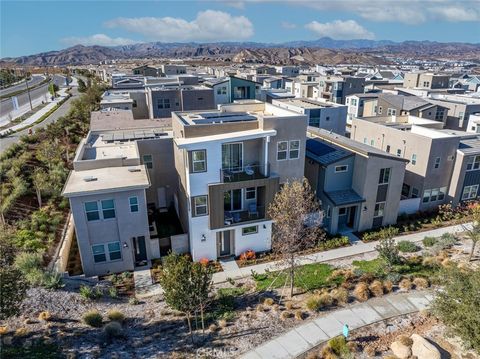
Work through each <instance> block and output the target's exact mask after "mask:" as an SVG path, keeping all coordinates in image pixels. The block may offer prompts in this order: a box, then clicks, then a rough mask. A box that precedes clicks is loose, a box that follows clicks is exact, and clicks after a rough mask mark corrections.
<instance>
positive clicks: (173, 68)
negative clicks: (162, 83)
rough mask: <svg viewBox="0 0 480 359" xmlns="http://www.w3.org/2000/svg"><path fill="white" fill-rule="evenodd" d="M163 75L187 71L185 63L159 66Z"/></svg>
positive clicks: (179, 73) (180, 73)
mask: <svg viewBox="0 0 480 359" xmlns="http://www.w3.org/2000/svg"><path fill="white" fill-rule="evenodd" d="M160 69H161V72H162V74H163V75H164V76H171V75H183V74H186V73H187V65H177V64H164V65H162V66H160Z"/></svg>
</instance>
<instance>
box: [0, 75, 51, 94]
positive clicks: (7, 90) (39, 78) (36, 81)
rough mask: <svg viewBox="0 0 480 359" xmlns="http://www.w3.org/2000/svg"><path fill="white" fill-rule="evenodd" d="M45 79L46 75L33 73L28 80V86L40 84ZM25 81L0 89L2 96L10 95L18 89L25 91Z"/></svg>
mask: <svg viewBox="0 0 480 359" xmlns="http://www.w3.org/2000/svg"><path fill="white" fill-rule="evenodd" d="M44 79H45V76H42V75H32V78H31V79H30V80H29V81H28V86H29V87H33V86H35V85H38V84H39V83H40V82H42V81H43V80H44ZM25 89H26V87H25V81H22V82H21V83H18V84H16V85H13V86H10V87H7V88H4V89H1V90H0V96H5V95H8V94H10V93H12V92H17V91H23V90H25Z"/></svg>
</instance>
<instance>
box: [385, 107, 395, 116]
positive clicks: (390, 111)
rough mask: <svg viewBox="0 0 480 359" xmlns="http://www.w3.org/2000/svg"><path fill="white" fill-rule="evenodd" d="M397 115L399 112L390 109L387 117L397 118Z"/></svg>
mask: <svg viewBox="0 0 480 359" xmlns="http://www.w3.org/2000/svg"><path fill="white" fill-rule="evenodd" d="M396 114H397V110H396V109H394V108H389V109H388V110H387V116H395V115H396Z"/></svg>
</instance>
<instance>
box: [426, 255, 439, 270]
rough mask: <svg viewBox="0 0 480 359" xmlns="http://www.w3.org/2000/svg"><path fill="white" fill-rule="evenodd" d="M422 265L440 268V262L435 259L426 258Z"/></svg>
mask: <svg viewBox="0 0 480 359" xmlns="http://www.w3.org/2000/svg"><path fill="white" fill-rule="evenodd" d="M422 265H423V266H425V267H430V268H433V267H438V261H437V259H436V258H435V257H424V258H423V261H422Z"/></svg>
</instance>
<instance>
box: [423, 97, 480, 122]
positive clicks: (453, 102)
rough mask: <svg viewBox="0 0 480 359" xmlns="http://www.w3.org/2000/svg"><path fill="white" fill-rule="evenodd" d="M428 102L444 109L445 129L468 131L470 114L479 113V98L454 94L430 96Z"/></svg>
mask: <svg viewBox="0 0 480 359" xmlns="http://www.w3.org/2000/svg"><path fill="white" fill-rule="evenodd" d="M428 101H429V102H431V103H432V104H436V105H438V106H441V107H443V108H445V112H446V114H447V118H446V127H447V128H451V129H456V130H462V131H468V128H467V125H468V118H469V116H470V114H475V113H480V97H474V96H469V95H466V94H465V95H454V94H432V95H431V96H430V97H429V98H428Z"/></svg>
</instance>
